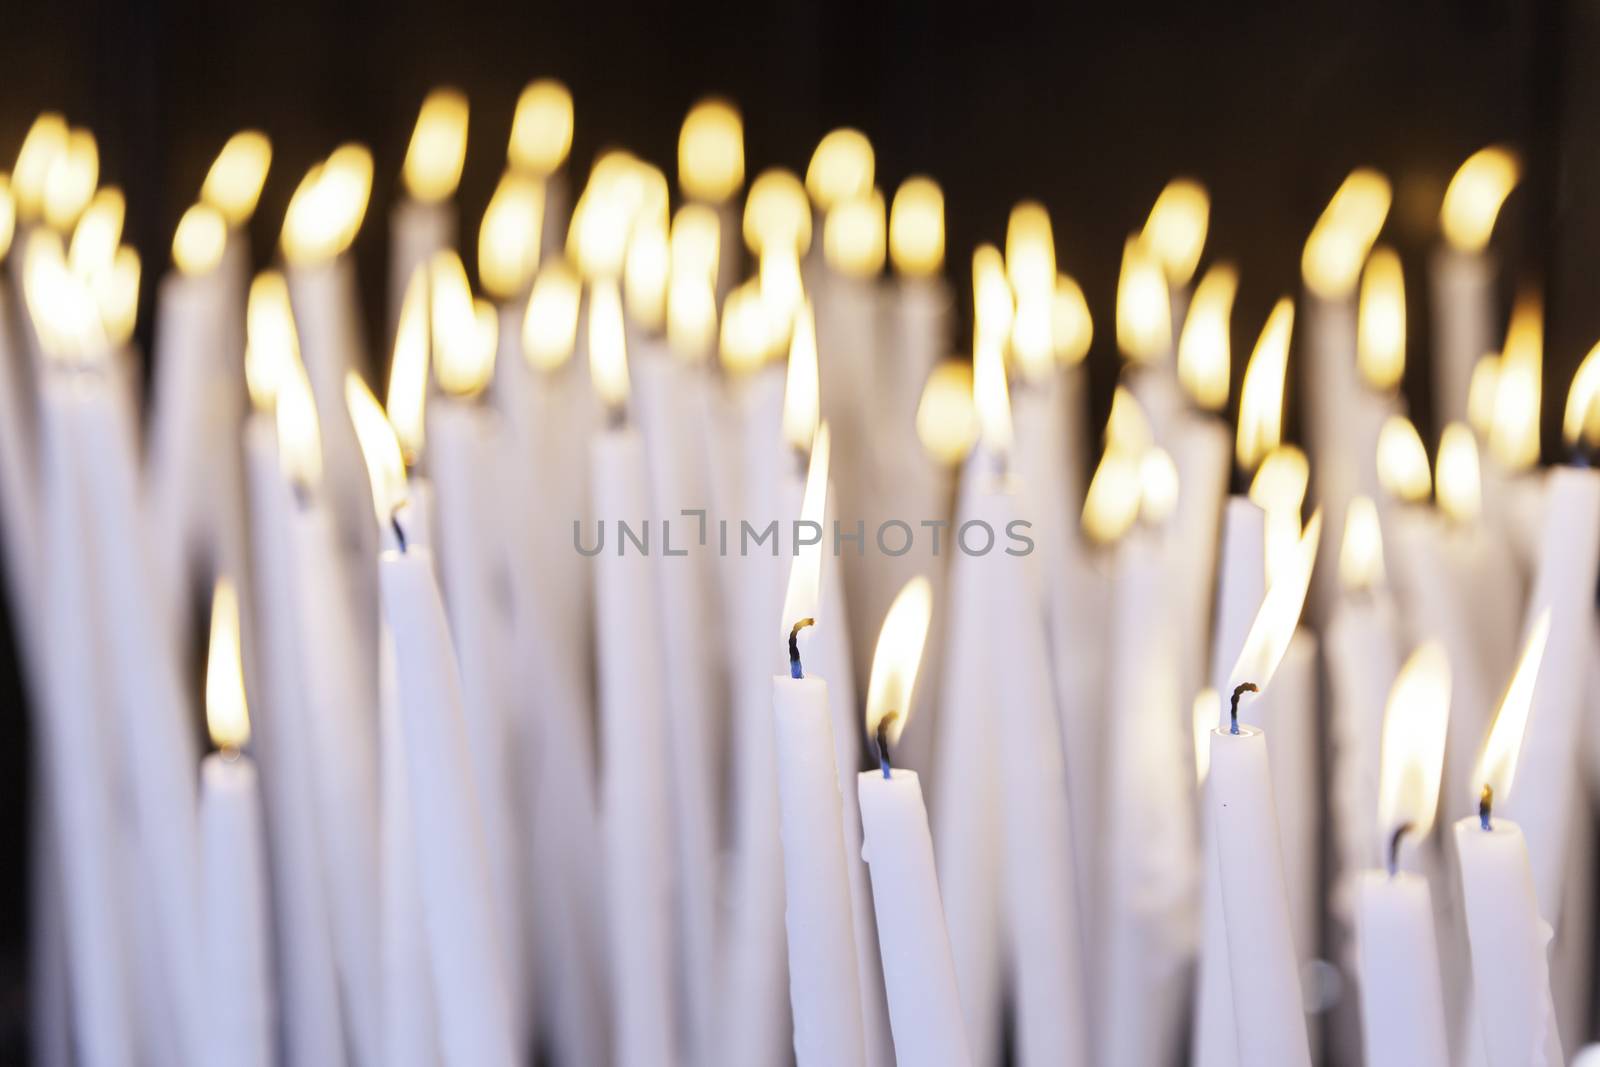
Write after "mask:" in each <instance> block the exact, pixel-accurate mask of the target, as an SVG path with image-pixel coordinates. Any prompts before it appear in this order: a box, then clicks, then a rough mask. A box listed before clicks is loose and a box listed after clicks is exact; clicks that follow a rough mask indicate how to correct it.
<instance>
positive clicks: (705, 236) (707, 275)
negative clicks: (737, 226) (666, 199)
mask: <svg viewBox="0 0 1600 1067" xmlns="http://www.w3.org/2000/svg"><path fill="white" fill-rule="evenodd" d="M670 241H671V254H672V278H673V280H674V281H676V280H677V279H678V278H680V277H687V276H690V275H693V276H697V277H700V278H703V279H705V280H706V281H707V282H715V281H716V280H717V260H718V259H719V257H720V256H721V249H722V222H721V220H720V219H718V218H717V213H716V211H715V210H713V209H712V208H709V207H706V206H705V205H704V204H685V205H683V206H682V207H680V208H679V209H678V213H677V214H676V215H674V216H673V217H672V236H671V238H670Z"/></svg>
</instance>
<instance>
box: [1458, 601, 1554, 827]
mask: <svg viewBox="0 0 1600 1067" xmlns="http://www.w3.org/2000/svg"><path fill="white" fill-rule="evenodd" d="M1549 637H1550V609H1549V608H1546V609H1545V610H1544V611H1542V612H1540V613H1539V617H1538V618H1537V619H1536V620H1534V623H1533V629H1532V630H1530V631H1529V632H1528V638H1527V643H1526V644H1525V645H1523V647H1522V658H1521V659H1520V660H1518V661H1517V669H1516V672H1515V673H1513V674H1512V675H1511V684H1509V685H1508V686H1506V691H1505V695H1504V696H1502V697H1501V698H1500V710H1499V711H1497V712H1495V716H1494V725H1493V726H1492V727H1490V728H1489V737H1488V739H1487V740H1486V741H1485V742H1484V745H1483V754H1482V755H1480V756H1479V757H1478V766H1477V770H1476V773H1475V774H1474V775H1473V790H1474V792H1476V791H1477V790H1478V789H1480V788H1482V787H1484V786H1487V787H1489V788H1490V789H1493V790H1494V802H1495V803H1496V804H1504V803H1505V802H1506V798H1507V797H1509V796H1510V795H1511V783H1512V780H1513V779H1514V778H1515V777H1516V773H1517V757H1518V756H1519V755H1521V753H1522V738H1523V735H1524V734H1525V733H1526V732H1527V728H1528V709H1529V708H1530V707H1531V706H1532V704H1533V690H1534V685H1535V684H1536V683H1537V682H1538V680H1539V665H1540V663H1542V662H1543V660H1544V648H1545V642H1546V641H1547V640H1549ZM1474 799H1476V798H1474Z"/></svg>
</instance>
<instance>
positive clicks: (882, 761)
mask: <svg viewBox="0 0 1600 1067" xmlns="http://www.w3.org/2000/svg"><path fill="white" fill-rule="evenodd" d="M894 719H895V713H894V712H892V711H891V712H888V713H887V714H885V715H884V717H883V718H881V719H879V720H878V766H879V767H880V768H882V769H883V776H884V777H885V778H892V777H894V776H893V775H892V774H891V773H890V772H891V771H892V770H893V769H894V768H892V767H890V766H889V724H890V723H891V722H893V721H894Z"/></svg>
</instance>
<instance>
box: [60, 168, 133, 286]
mask: <svg viewBox="0 0 1600 1067" xmlns="http://www.w3.org/2000/svg"><path fill="white" fill-rule="evenodd" d="M127 211H128V205H127V201H126V199H125V198H124V197H123V195H122V190H121V189H118V188H117V187H116V186H114V185H108V186H106V187H105V188H103V189H99V190H96V192H95V194H94V198H93V199H92V200H90V201H89V206H88V207H86V208H84V209H83V214H82V216H80V217H79V219H78V224H77V225H76V226H74V227H73V228H72V242H71V243H70V244H69V245H68V246H67V262H68V264H69V265H70V266H71V267H72V273H74V274H76V275H77V276H78V277H80V278H83V279H85V280H88V279H90V278H93V277H95V276H96V275H98V274H101V273H102V272H104V271H107V270H110V269H111V264H112V262H113V261H114V260H115V259H116V258H117V246H118V245H120V244H121V243H122V226H123V221H124V219H125V218H126V217H127Z"/></svg>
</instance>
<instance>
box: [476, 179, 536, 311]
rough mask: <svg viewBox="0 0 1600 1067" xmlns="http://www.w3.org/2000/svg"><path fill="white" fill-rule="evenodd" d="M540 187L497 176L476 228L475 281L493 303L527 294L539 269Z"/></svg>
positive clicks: (529, 182)
mask: <svg viewBox="0 0 1600 1067" xmlns="http://www.w3.org/2000/svg"><path fill="white" fill-rule="evenodd" d="M543 226H544V184H543V183H542V182H538V181H535V180H534V179H532V178H529V177H527V176H525V175H522V174H518V173H517V172H516V171H512V170H508V171H506V172H505V173H504V174H502V175H501V176H500V181H499V183H498V184H497V185H496V186H495V187H494V195H493V196H491V197H489V206H488V207H486V208H484V210H483V222H482V224H480V225H479V227H478V279H479V280H480V281H481V282H482V283H483V288H484V291H485V292H487V293H488V294H489V295H490V296H492V297H494V298H495V299H496V300H512V299H515V298H516V297H518V296H520V295H522V294H523V293H525V292H527V290H528V286H529V285H530V284H532V282H533V275H534V273H535V272H536V271H537V270H538V269H539V235H540V231H541V230H542V229H543Z"/></svg>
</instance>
